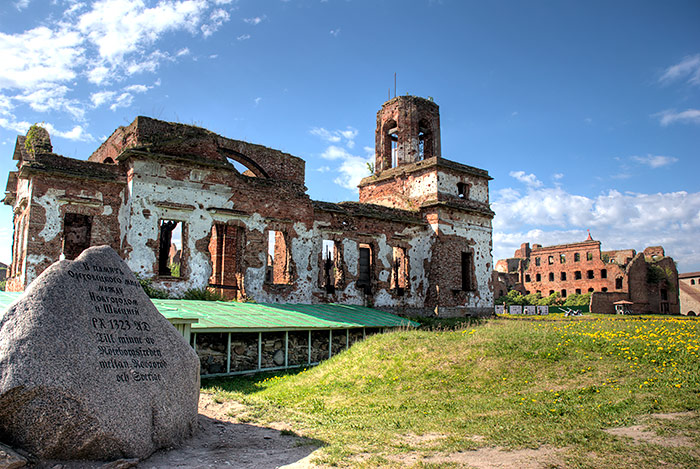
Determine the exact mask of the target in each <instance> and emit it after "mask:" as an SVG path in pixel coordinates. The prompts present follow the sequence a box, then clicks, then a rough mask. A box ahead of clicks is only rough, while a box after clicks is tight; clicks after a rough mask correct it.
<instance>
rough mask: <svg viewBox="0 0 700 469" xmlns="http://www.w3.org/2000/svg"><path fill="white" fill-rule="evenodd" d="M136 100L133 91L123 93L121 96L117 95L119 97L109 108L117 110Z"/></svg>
mask: <svg viewBox="0 0 700 469" xmlns="http://www.w3.org/2000/svg"><path fill="white" fill-rule="evenodd" d="M133 102H134V96H133V95H132V94H131V93H122V94H120V95H119V96H117V99H116V100H114V102H113V103H112V105H111V106H109V108H110V109H111V110H112V111H116V110H117V109H118V108H120V107H129V106H131V104H132V103H133Z"/></svg>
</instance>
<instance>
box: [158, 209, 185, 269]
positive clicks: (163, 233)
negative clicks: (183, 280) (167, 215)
mask: <svg viewBox="0 0 700 469" xmlns="http://www.w3.org/2000/svg"><path fill="white" fill-rule="evenodd" d="M181 261H182V222H181V221H177V220H161V221H160V243H159V251H158V275H164V276H166V277H177V278H179V277H181V276H182V270H181Z"/></svg>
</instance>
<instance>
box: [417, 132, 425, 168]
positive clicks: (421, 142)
mask: <svg viewBox="0 0 700 469" xmlns="http://www.w3.org/2000/svg"><path fill="white" fill-rule="evenodd" d="M423 159H425V134H424V133H423V132H422V131H421V132H418V161H422V160H423Z"/></svg>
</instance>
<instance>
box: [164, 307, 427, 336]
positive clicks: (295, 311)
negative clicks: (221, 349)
mask: <svg viewBox="0 0 700 469" xmlns="http://www.w3.org/2000/svg"><path fill="white" fill-rule="evenodd" d="M153 304H154V305H156V308H158V311H160V312H161V314H163V316H165V317H166V318H168V319H170V318H171V317H177V318H187V319H190V318H196V319H198V320H199V321H198V322H196V323H194V324H192V330H193V331H198V330H217V331H223V330H226V331H233V330H238V331H252V330H267V329H276V330H291V329H347V328H353V327H397V326H407V327H416V326H418V324H417V323H414V322H411V321H409V320H407V319H405V318H402V317H399V316H396V315H394V314H389V313H385V312H384V311H379V310H376V309H373V308H365V307H363V306H353V305H341V304H335V303H329V304H318V305H308V304H290V303H236V302H224V301H188V300H153Z"/></svg>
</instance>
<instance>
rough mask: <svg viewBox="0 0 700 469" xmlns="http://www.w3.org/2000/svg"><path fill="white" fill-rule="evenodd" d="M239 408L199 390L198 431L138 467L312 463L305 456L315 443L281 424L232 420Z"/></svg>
mask: <svg viewBox="0 0 700 469" xmlns="http://www.w3.org/2000/svg"><path fill="white" fill-rule="evenodd" d="M241 408H242V406H240V405H239V404H235V403H230V402H228V403H221V404H220V403H216V402H214V401H213V400H212V398H211V396H210V395H208V394H202V395H201V396H200V398H199V425H200V430H199V432H198V433H197V435H196V436H195V437H194V438H192V439H191V440H189V441H188V442H187V443H186V444H185V445H183V446H182V447H180V448H176V449H173V450H170V451H159V452H157V453H155V454H154V455H153V456H151V457H150V458H148V459H146V460H145V461H142V462H141V463H139V465H138V467H139V469H141V468H143V469H166V468H177V467H181V468H221V467H232V468H241V469H265V468H277V467H284V468H286V469H292V468H293V469H304V468H309V467H313V466H312V465H310V464H309V463H308V459H310V458H307V457H308V456H309V455H310V454H311V452H313V451H314V450H315V449H317V448H318V445H316V444H314V443H313V442H312V441H309V440H308V439H305V438H301V437H298V436H296V435H294V434H291V432H283V431H282V430H283V428H267V427H261V426H257V425H252V424H245V423H235V420H236V419H235V417H231V416H230V415H229V413H230V412H232V411H233V412H236V411H238V410H240V409H241Z"/></svg>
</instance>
